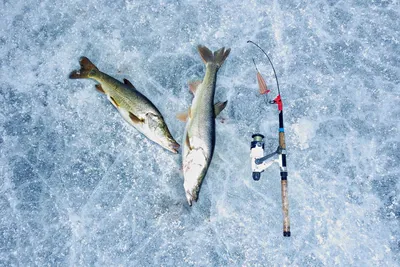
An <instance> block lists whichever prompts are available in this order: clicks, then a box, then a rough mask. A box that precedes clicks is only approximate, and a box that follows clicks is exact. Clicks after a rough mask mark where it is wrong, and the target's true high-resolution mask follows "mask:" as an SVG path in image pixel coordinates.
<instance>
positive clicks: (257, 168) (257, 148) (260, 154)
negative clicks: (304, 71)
mask: <svg viewBox="0 0 400 267" xmlns="http://www.w3.org/2000/svg"><path fill="white" fill-rule="evenodd" d="M247 43H251V44H253V45H255V46H257V47H258V48H259V49H260V50H261V51H262V52H263V54H264V55H265V56H266V57H267V58H268V61H269V63H270V64H271V67H272V70H273V71H274V75H275V80H276V86H277V89H278V96H277V97H275V98H274V100H272V101H269V103H270V104H276V105H277V106H278V112H279V146H278V148H277V150H276V151H275V152H273V153H271V154H268V155H265V156H264V141H263V139H264V136H263V135H262V134H253V135H252V138H253V141H252V142H251V145H250V149H251V153H250V156H251V158H252V170H253V179H254V180H256V181H258V180H260V178H261V172H263V171H264V170H265V169H267V168H268V167H269V166H271V165H272V164H273V163H274V161H273V160H270V161H267V160H268V159H271V158H272V157H274V156H275V155H279V167H280V171H281V172H280V174H281V193H282V212H283V236H290V220H289V199H288V181H287V177H288V173H287V167H286V143H285V128H284V126H283V103H282V98H281V91H280V89H279V82H278V76H277V75H276V71H275V68H274V65H273V64H272V61H271V59H270V58H269V56H268V55H267V53H266V52H265V51H264V49H262V48H261V47H260V46H259V45H258V44H256V43H254V42H253V41H250V40H249V41H247ZM253 63H254V66H255V68H256V70H257V82H258V86H259V89H260V94H263V95H264V94H265V95H267V94H268V93H269V92H270V90H268V88H267V85H266V83H265V80H264V78H263V77H262V76H261V73H260V72H259V70H258V68H257V65H256V62H255V61H254V58H253Z"/></svg>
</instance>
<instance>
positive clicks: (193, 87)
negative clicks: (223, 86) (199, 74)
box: [189, 81, 202, 94]
mask: <svg viewBox="0 0 400 267" xmlns="http://www.w3.org/2000/svg"><path fill="white" fill-rule="evenodd" d="M201 83H202V81H191V82H189V90H190V92H192V93H193V94H195V93H196V90H197V87H199V85H200V84H201Z"/></svg>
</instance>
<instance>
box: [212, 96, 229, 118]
mask: <svg viewBox="0 0 400 267" xmlns="http://www.w3.org/2000/svg"><path fill="white" fill-rule="evenodd" d="M227 103H228V100H227V101H225V102H217V103H215V105H214V114H215V118H216V117H217V116H218V114H219V113H221V111H222V110H224V108H225V107H226V104H227Z"/></svg>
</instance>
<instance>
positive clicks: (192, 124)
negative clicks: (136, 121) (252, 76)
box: [177, 45, 231, 206]
mask: <svg viewBox="0 0 400 267" xmlns="http://www.w3.org/2000/svg"><path fill="white" fill-rule="evenodd" d="M197 50H198V52H199V54H200V57H201V58H202V60H203V62H204V64H205V65H206V73H205V76H204V79H203V80H202V81H194V82H191V83H190V84H189V88H190V91H191V92H192V93H193V95H194V98H193V100H192V104H191V106H190V107H189V110H188V112H187V113H182V114H178V116H177V117H178V119H180V120H183V121H186V127H185V132H184V137H183V138H184V139H183V141H182V146H183V152H182V170H183V176H184V183H183V186H184V189H185V195H186V199H187V201H188V203H189V206H192V203H193V201H197V199H198V194H199V191H200V187H201V184H202V181H203V179H204V177H205V176H206V174H207V170H208V167H209V165H210V163H211V159H212V157H213V153H214V147H215V118H216V116H217V115H218V114H219V113H220V112H221V111H222V110H223V109H224V108H225V107H226V105H227V101H225V102H217V103H216V104H214V94H215V85H216V81H217V72H218V70H219V68H221V66H222V64H223V63H224V61H225V60H226V58H227V57H228V55H229V53H230V51H231V50H230V48H229V49H227V50H225V47H223V48H221V49H219V50H217V51H215V52H214V53H213V52H212V51H211V50H210V49H208V48H207V47H205V46H202V45H199V46H198V47H197Z"/></svg>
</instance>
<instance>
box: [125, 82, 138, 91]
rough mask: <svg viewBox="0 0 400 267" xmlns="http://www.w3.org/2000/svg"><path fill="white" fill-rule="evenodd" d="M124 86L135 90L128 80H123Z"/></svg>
mask: <svg viewBox="0 0 400 267" xmlns="http://www.w3.org/2000/svg"><path fill="white" fill-rule="evenodd" d="M124 84H125V85H127V86H128V87H130V88H132V89H135V90H136V88H135V86H133V84H132V83H131V82H130V81H129V80H128V79H124Z"/></svg>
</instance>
